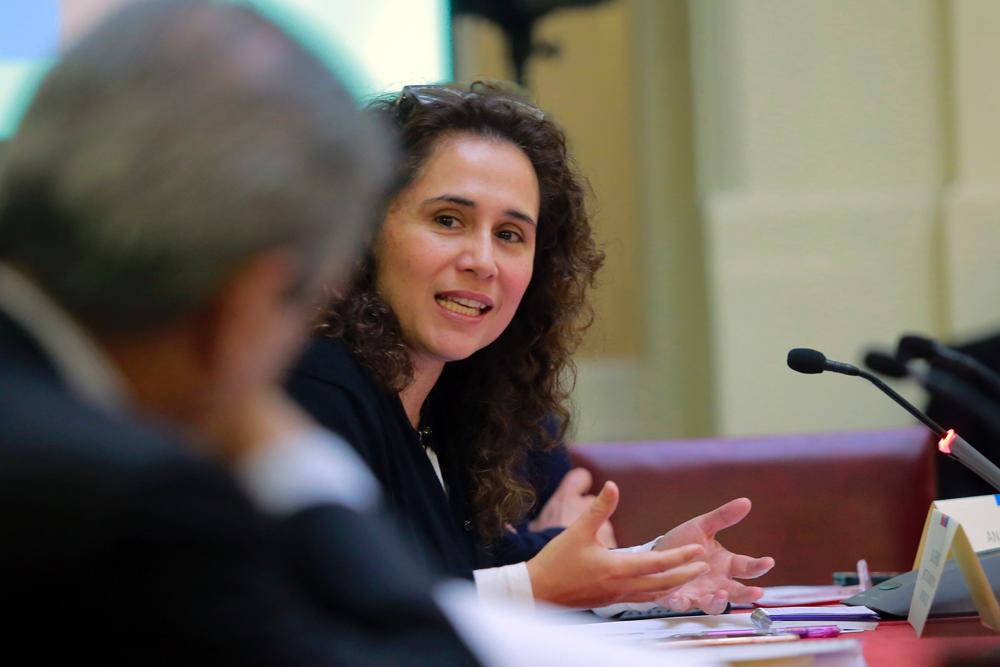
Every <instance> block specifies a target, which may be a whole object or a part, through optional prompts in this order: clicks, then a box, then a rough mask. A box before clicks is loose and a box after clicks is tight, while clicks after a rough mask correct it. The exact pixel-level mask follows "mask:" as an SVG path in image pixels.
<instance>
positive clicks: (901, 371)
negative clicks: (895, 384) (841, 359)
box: [865, 351, 910, 379]
mask: <svg viewBox="0 0 1000 667" xmlns="http://www.w3.org/2000/svg"><path fill="white" fill-rule="evenodd" d="M865 366H867V367H868V368H870V369H872V370H873V371H875V372H876V373H878V374H879V375H884V376H886V377H890V378H897V379H902V378H905V377H907V376H908V375H909V374H910V371H909V370H907V368H906V364H904V363H903V362H901V361H900V360H899V359H896V358H895V357H893V356H891V355H888V354H885V353H884V352H874V351H873V352H869V353H868V354H866V355H865Z"/></svg>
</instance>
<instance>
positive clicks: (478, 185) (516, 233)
mask: <svg viewBox="0 0 1000 667" xmlns="http://www.w3.org/2000/svg"><path fill="white" fill-rule="evenodd" d="M538 208H539V191H538V179H537V178H536V176H535V170H534V168H533V167H532V165H531V162H530V160H529V159H528V156H527V155H525V154H524V152H523V151H521V149H519V148H517V147H516V146H514V145H513V144H511V143H508V142H505V141H502V140H498V139H491V138H485V137H480V136H476V135H470V134H458V135H454V136H448V137H443V138H442V139H440V140H439V141H438V142H437V144H436V145H435V146H434V148H433V150H432V151H431V154H430V155H429V156H428V158H427V160H426V161H425V162H424V165H423V166H422V167H421V169H420V170H419V172H418V173H417V176H416V178H415V179H414V181H413V182H412V183H411V184H410V185H409V186H408V187H407V188H406V189H405V190H403V191H402V192H400V194H399V195H398V196H397V197H396V199H395V200H394V201H393V203H392V205H391V206H390V208H389V212H388V214H387V216H386V220H385V224H384V225H383V227H382V232H381V234H380V235H379V238H378V241H377V243H376V246H375V256H376V265H377V266H378V273H377V276H376V285H377V288H378V291H379V294H380V295H381V296H382V298H383V299H385V300H386V301H387V303H388V304H389V306H390V307H391V308H392V310H393V312H395V314H396V317H397V318H398V319H399V322H400V325H401V326H402V330H403V337H404V339H405V341H406V343H407V345H408V346H409V347H410V351H411V354H413V355H414V357H415V358H414V363H415V364H416V365H420V364H421V362H431V363H435V362H447V361H455V360H458V359H465V358H466V357H468V356H470V355H472V354H473V353H474V352H476V351H477V350H481V349H483V348H484V347H486V346H487V345H489V344H490V343H492V342H493V341H494V340H496V339H497V337H498V336H499V335H500V334H501V333H502V332H503V330H504V329H505V328H507V325H508V324H510V321H511V319H513V317H514V313H515V312H516V311H517V307H518V304H519V303H520V302H521V297H523V296H524V292H525V290H526V289H527V288H528V283H529V282H530V281H531V270H532V264H533V262H534V258H535V232H536V225H537V221H538Z"/></svg>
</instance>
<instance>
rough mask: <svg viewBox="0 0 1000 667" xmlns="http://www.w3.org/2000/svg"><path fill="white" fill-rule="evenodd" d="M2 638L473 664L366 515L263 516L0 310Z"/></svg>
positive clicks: (287, 660)
mask: <svg viewBox="0 0 1000 667" xmlns="http://www.w3.org/2000/svg"><path fill="white" fill-rule="evenodd" d="M0 545H2V546H0V594H2V597H3V600H4V604H5V606H6V608H7V609H8V612H9V613H8V614H5V616H7V618H8V620H7V621H5V627H4V633H3V634H4V642H5V650H6V651H7V652H8V653H10V654H16V653H18V650H17V649H21V648H23V649H25V650H27V651H29V652H28V653H26V654H25V655H30V656H31V660H32V662H46V661H47V660H46V659H47V658H54V657H56V656H58V655H60V654H63V655H72V656H73V657H74V658H76V659H80V658H83V657H87V656H93V657H98V658H99V659H100V660H101V661H102V662H105V663H107V662H119V661H121V662H126V661H127V662H130V663H135V662H139V663H161V662H162V663H174V662H187V663H190V662H196V663H197V662H213V663H219V662H224V663H226V664H304V665H320V664H372V665H376V664H392V663H398V662H406V663H407V664H420V663H426V664H474V663H475V660H474V658H473V657H472V656H471V654H470V653H469V652H468V650H467V649H466V648H465V647H464V646H463V645H462V643H461V642H460V641H459V640H458V638H457V637H456V636H455V634H454V632H453V630H452V629H451V627H450V626H449V625H448V623H447V622H446V621H445V619H444V617H443V615H442V614H441V613H440V611H439V610H438V609H437V607H436V606H435V605H434V604H433V602H432V601H431V599H430V597H429V595H428V591H429V589H430V586H431V580H430V578H429V577H428V576H427V575H426V573H425V572H423V571H421V570H420V568H418V567H415V566H414V565H413V564H412V563H411V562H410V561H409V560H407V559H406V558H405V557H401V554H403V553H404V549H405V548H404V547H403V546H402V545H401V543H400V542H399V541H398V539H397V538H396V536H395V535H394V534H392V532H391V530H386V529H384V525H383V523H382V521H381V519H380V517H378V516H359V515H357V514H356V513H354V512H352V511H351V510H348V509H346V508H343V507H336V506H327V507H320V508H315V509H313V510H310V511H308V512H304V513H300V514H299V515H297V516H295V517H292V518H291V519H288V520H285V521H280V522H279V521H276V520H272V519H270V518H268V517H265V516H264V515H262V514H261V513H260V512H258V511H257V510H256V509H255V508H254V507H253V506H252V505H251V504H250V502H249V501H248V499H247V497H246V496H245V495H244V493H243V492H242V491H241V490H240V489H239V488H238V487H237V486H236V484H235V483H234V481H233V479H232V478H231V477H230V476H229V475H228V474H227V473H226V471H224V470H223V469H221V468H219V467H217V466H216V465H214V464H212V463H209V462H207V461H204V460H200V459H198V458H197V457H195V456H194V455H192V454H191V453H189V451H188V449H187V448H186V447H185V446H184V445H183V444H182V443H181V441H180V440H178V439H177V438H176V437H175V436H174V435H172V434H170V433H168V432H167V431H165V430H163V429H158V428H156V427H153V426H151V425H149V424H145V423H140V422H139V421H137V420H134V419H131V418H128V417H116V416H110V415H107V414H105V413H103V412H100V411H98V410H95V409H92V408H91V407H90V406H89V405H86V404H84V403H82V402H81V401H79V400H77V399H76V398H75V397H74V396H72V395H71V394H70V392H69V391H68V390H67V388H66V387H65V386H64V385H63V384H62V383H61V381H60V379H59V378H58V377H57V375H56V373H55V371H54V370H53V368H52V367H51V365H50V364H49V363H48V361H47V359H46V357H45V355H44V354H43V353H42V352H41V350H40V349H39V347H38V346H36V345H35V344H34V342H33V341H32V340H31V338H30V337H29V336H27V335H26V334H25V333H24V332H23V331H22V330H20V329H19V328H18V327H17V326H16V325H14V324H13V323H12V322H11V321H10V320H9V319H7V318H6V317H4V316H3V315H2V313H0Z"/></svg>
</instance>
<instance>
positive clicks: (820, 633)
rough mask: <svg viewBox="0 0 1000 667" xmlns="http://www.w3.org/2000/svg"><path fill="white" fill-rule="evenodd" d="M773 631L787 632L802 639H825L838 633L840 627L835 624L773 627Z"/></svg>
mask: <svg viewBox="0 0 1000 667" xmlns="http://www.w3.org/2000/svg"><path fill="white" fill-rule="evenodd" d="M774 631H775V632H789V633H791V634H793V635H798V636H799V637H801V638H803V639H827V638H829V637H837V636H839V635H840V627H839V626H836V625H814V626H812V627H802V628H774Z"/></svg>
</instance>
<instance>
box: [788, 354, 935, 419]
mask: <svg viewBox="0 0 1000 667" xmlns="http://www.w3.org/2000/svg"><path fill="white" fill-rule="evenodd" d="M788 367H789V368H791V369H792V370H793V371H797V372H799V373H810V374H813V373H822V372H823V371H831V372H833V373H840V374H841V375H858V376H861V377H863V378H864V379H866V380H868V381H869V382H871V383H872V384H873V385H875V386H876V387H878V388H879V390H880V391H881V392H882V393H883V394H885V395H886V396H888V397H889V398H891V399H892V400H894V401H895V402H896V403H897V404H898V405H899V406H900V407H902V408H903V409H904V410H906V411H907V412H909V413H910V414H911V415H913V417H914V418H915V419H917V420H918V421H919V422H920V423H922V424H923V425H924V426H926V427H927V428H929V429H930V430H931V431H933V432H934V434H935V435H936V436H937V437H938V438H943V437H944V435H945V433H946V431H945V429H943V428H941V425H940V424H938V423H937V422H935V421H934V420H933V419H931V418H930V417H928V416H927V415H925V414H924V413H923V412H921V411H920V410H917V408H915V407H914V406H913V405H911V404H910V402H909V401H907V400H906V399H905V398H903V397H902V396H900V395H899V394H897V393H896V392H895V391H894V390H893V388H892V387H890V386H889V385H887V384H886V383H884V382H882V380H880V379H878V378H877V377H876V376H874V375H872V374H871V373H869V372H868V371H863V370H861V369H860V368H858V367H856V366H852V365H851V364H845V363H843V362H841V361H831V360H830V359H827V358H826V356H825V355H824V354H823V353H822V352H820V351H818V350H811V349H809V348H803V347H798V348H795V349H793V350H790V351H789V352H788ZM816 368H819V370H815V369H816ZM800 369H801V370H800Z"/></svg>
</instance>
